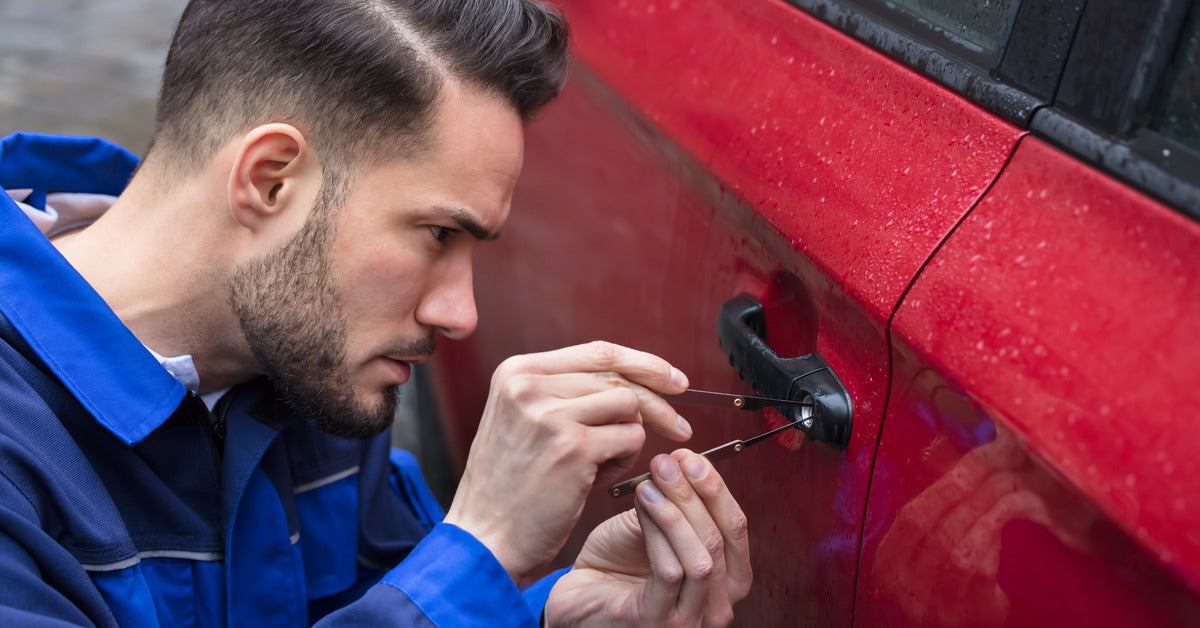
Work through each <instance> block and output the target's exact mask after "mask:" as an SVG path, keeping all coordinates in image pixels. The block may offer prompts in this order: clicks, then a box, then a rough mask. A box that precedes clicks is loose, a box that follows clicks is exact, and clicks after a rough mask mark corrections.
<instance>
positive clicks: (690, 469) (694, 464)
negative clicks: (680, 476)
mask: <svg viewBox="0 0 1200 628" xmlns="http://www.w3.org/2000/svg"><path fill="white" fill-rule="evenodd" d="M682 466H683V472H684V473H686V474H687V476H688V479H689V480H693V481H695V480H703V479H704V476H706V475H708V465H707V464H705V462H704V461H703V460H701V459H700V458H699V457H698V456H690V457H689V458H687V459H686V460H684V461H683V465H682Z"/></svg>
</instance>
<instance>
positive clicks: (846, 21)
mask: <svg viewBox="0 0 1200 628" xmlns="http://www.w3.org/2000/svg"><path fill="white" fill-rule="evenodd" d="M787 1H788V2H789V3H791V4H792V5H794V6H796V7H798V8H799V9H801V10H803V11H804V12H806V13H808V14H810V15H812V16H813V17H815V18H817V19H819V20H821V21H822V22H825V23H826V24H829V25H830V26H832V27H834V28H836V29H837V30H839V31H842V32H843V33H846V34H847V35H849V36H851V37H854V38H855V39H857V40H859V41H861V42H863V43H865V44H867V45H868V46H871V47H872V48H875V49H876V50H879V51H880V52H882V53H884V54H886V55H888V56H889V57H891V58H893V59H895V60H897V61H899V62H900V63H903V64H904V65H906V66H908V67H910V68H912V69H913V70H915V71H917V72H919V73H921V74H923V75H925V76H927V77H929V78H930V79H932V80H934V81H936V82H938V83H939V84H941V85H943V86H944V87H946V88H948V89H950V90H952V91H954V92H955V93H958V94H960V95H962V96H963V97H965V98H967V99H969V100H970V101H972V102H974V103H975V104H977V105H979V106H980V107H983V108H984V109H986V110H988V111H990V112H992V113H994V114H996V115H998V116H1000V117H1002V118H1004V119H1006V120H1008V121H1009V122H1012V123H1013V124H1015V125H1017V126H1018V127H1020V128H1023V129H1028V130H1029V131H1030V132H1031V133H1032V134H1033V135H1034V136H1035V137H1038V138H1040V139H1043V140H1045V141H1047V142H1049V143H1051V144H1052V145H1054V146H1056V147H1058V148H1060V149H1061V150H1064V151H1066V152H1068V153H1070V154H1072V155H1073V156H1075V157H1076V158H1079V159H1081V160H1082V161H1084V162H1086V163H1089V164H1091V165H1093V166H1095V167H1097V168H1099V169H1101V170H1103V171H1105V172H1108V173H1109V174H1111V175H1113V176H1114V177H1115V178H1117V179H1119V180H1122V181H1124V182H1125V183H1127V184H1129V185H1132V186H1133V187H1136V188H1138V189H1140V190H1141V191H1143V192H1145V193H1146V194H1148V195H1149V196H1151V197H1153V198H1156V199H1157V200H1159V201H1161V202H1163V203H1165V204H1167V205H1169V206H1171V207H1172V208H1174V209H1175V210H1176V211H1179V212H1180V213H1182V214H1184V215H1185V216H1188V217H1189V218H1191V219H1193V220H1197V221H1200V155H1198V154H1196V153H1195V152H1193V151H1191V150H1190V149H1188V148H1187V147H1185V146H1183V145H1182V144H1180V143H1178V142H1175V141H1172V140H1170V139H1167V138H1164V137H1162V136H1159V135H1158V134H1156V133H1154V132H1153V131H1151V130H1149V129H1145V128H1144V127H1145V124H1146V122H1147V120H1148V119H1149V115H1150V113H1151V112H1150V111H1148V104H1149V103H1150V101H1151V98H1152V97H1153V96H1154V95H1155V91H1156V90H1157V89H1158V84H1159V83H1160V82H1161V79H1162V74H1161V70H1162V69H1163V68H1164V67H1165V65H1166V63H1167V62H1168V61H1169V60H1170V58H1171V55H1172V54H1173V53H1174V50H1175V46H1176V43H1177V41H1178V38H1179V35H1180V33H1179V31H1180V30H1182V26H1183V24H1182V22H1183V20H1182V19H1181V18H1180V17H1179V16H1180V15H1182V14H1183V13H1184V12H1185V11H1186V10H1187V7H1188V3H1189V2H1190V0H1158V3H1157V4H1156V5H1154V7H1155V8H1156V10H1157V13H1155V14H1154V15H1153V19H1152V20H1150V22H1149V24H1150V25H1151V27H1152V28H1153V29H1154V30H1153V31H1151V32H1148V34H1147V35H1146V37H1145V39H1144V41H1143V42H1142V45H1143V48H1142V50H1141V51H1140V54H1137V55H1129V56H1128V58H1124V57H1122V58H1120V59H1118V62H1119V63H1126V64H1130V66H1129V67H1125V68H1113V67H1112V66H1111V65H1109V66H1108V67H1103V68H1101V67H1098V66H1097V65H1096V62H1095V61H1093V60H1091V59H1090V58H1089V56H1088V55H1086V54H1080V53H1079V52H1078V51H1080V50H1085V51H1086V46H1089V45H1103V41H1095V42H1093V41H1091V39H1090V38H1092V37H1101V38H1102V37H1104V36H1105V34H1104V33H1103V32H1101V31H1098V30H1097V28H1096V25H1098V24H1104V23H1105V20H1106V19H1108V16H1107V15H1106V12H1109V11H1112V10H1114V8H1117V7H1119V6H1120V5H1119V3H1123V2H1128V1H1129V0H1014V2H1013V6H1011V7H1010V14H1009V19H1008V21H1007V25H1006V27H1005V31H1004V32H1003V33H1002V36H1001V39H1000V43H999V45H998V47H997V49H996V50H995V51H986V50H983V49H982V48H980V47H979V46H976V45H974V44H971V43H970V42H967V41H965V40H963V39H962V38H960V37H958V36H956V35H955V34H954V33H952V32H950V31H947V30H945V29H942V28H939V27H937V26H935V25H933V24H931V23H929V22H927V21H925V20H922V19H920V18H916V17H913V16H911V15H908V14H906V13H905V12H903V11H902V10H901V9H899V8H897V7H895V6H894V5H890V4H889V3H887V2H886V0H787ZM1198 10H1200V9H1198ZM1047 16H1050V17H1047ZM1047 19H1055V20H1059V22H1057V23H1056V24H1057V25H1058V26H1059V27H1060V28H1061V29H1062V31H1063V35H1064V39H1063V40H1062V41H1060V42H1051V43H1052V44H1054V45H1051V46H1049V48H1050V49H1049V50H1045V48H1046V47H1047V44H1046V41H1045V40H1046V37H1047V30H1046V28H1045V27H1044V24H1045V23H1046V20H1047ZM1110 21H1111V20H1110ZM1124 26H1128V25H1124ZM1172 28H1174V30H1172ZM1039 46H1041V47H1042V48H1041V49H1039V48H1037V47H1039ZM1056 46H1058V47H1057V48H1056ZM1059 48H1061V49H1059ZM1026 49H1034V50H1036V51H1037V52H1043V51H1046V52H1047V54H1044V55H1039V54H1028V55H1021V54H1020V52H1021V51H1023V50H1026ZM1072 53H1075V54H1076V57H1074V58H1073V57H1072V56H1071V55H1072ZM1111 62H1112V60H1111V59H1110V60H1108V61H1106V62H1105V63H1110V64H1111ZM1031 64H1032V65H1031ZM1133 66H1140V67H1137V68H1134V67H1133ZM1118 70H1130V72H1125V75H1127V76H1129V77H1130V79H1129V80H1127V81H1125V84H1113V85H1107V86H1104V87H1105V88H1106V89H1109V90H1116V92H1119V93H1115V92H1114V93H1113V94H1110V96H1113V97H1114V98H1113V101H1114V102H1115V103H1116V105H1114V106H1115V107H1118V108H1119V109H1120V110H1119V111H1117V110H1116V109H1114V111H1113V112H1112V113H1113V114H1114V115H1106V116H1101V118H1102V119H1087V120H1084V119H1081V116H1079V115H1078V113H1077V112H1066V111H1063V110H1062V107H1061V106H1057V105H1058V100H1057V98H1058V97H1059V93H1058V91H1059V89H1060V87H1061V86H1062V85H1063V84H1064V83H1066V82H1068V81H1074V80H1078V77H1079V76H1080V74H1079V73H1086V72H1107V73H1114V74H1120V72H1118Z"/></svg>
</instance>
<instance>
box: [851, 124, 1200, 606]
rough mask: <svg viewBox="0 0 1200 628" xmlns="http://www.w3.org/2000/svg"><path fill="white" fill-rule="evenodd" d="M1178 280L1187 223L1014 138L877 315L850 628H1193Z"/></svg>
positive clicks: (1185, 298)
mask: <svg viewBox="0 0 1200 628" xmlns="http://www.w3.org/2000/svg"><path fill="white" fill-rule="evenodd" d="M1197 268H1200V228H1198V227H1197V225H1196V224H1195V223H1193V222H1191V221H1189V220H1186V219H1184V218H1182V217H1181V216H1180V215H1178V214H1177V213H1175V212H1173V211H1171V210H1169V209H1167V208H1164V207H1161V206H1159V205H1158V204H1156V203H1154V202H1152V201H1149V200H1148V199H1146V198H1145V197H1143V196H1141V195H1140V194H1138V193H1136V192H1133V191H1131V190H1130V189H1128V188H1126V187H1124V186H1122V185H1120V184H1118V183H1114V182H1112V181H1111V180H1109V179H1107V178H1106V177H1104V176H1102V175H1101V174H1099V173H1097V172H1095V171H1094V170H1091V169H1089V168H1087V167H1084V166H1082V165H1080V164H1079V163H1078V162H1076V161H1074V160H1072V159H1069V158H1066V157H1064V156H1062V155H1061V154H1060V153H1058V152H1057V151H1055V150H1054V149H1052V148H1049V147H1048V146H1046V145H1045V144H1043V143H1041V142H1039V141H1037V140H1033V139H1027V140H1025V141H1024V142H1023V143H1022V145H1021V147H1020V148H1019V149H1018V151H1017V153H1016V155H1015V156H1014V158H1013V160H1012V163H1011V164H1010V165H1009V167H1008V168H1007V169H1006V170H1005V173H1004V174H1003V175H1002V176H1001V178H1000V180H999V181H998V182H997V184H996V186H995V188H994V189H993V190H992V191H991V193H990V194H989V195H988V197H987V199H985V201H984V202H983V203H982V204H981V205H980V207H979V208H978V209H977V210H976V211H975V212H974V213H972V215H971V216H970V217H969V218H968V219H967V220H966V221H965V222H964V224H963V225H962V227H961V228H960V229H959V230H958V231H956V232H955V234H954V235H953V236H952V237H951V239H950V240H949V242H948V243H947V245H946V246H945V247H944V249H943V250H942V251H941V252H940V253H939V254H938V256H937V258H936V259H935V262H934V263H933V264H931V266H930V268H929V269H928V270H927V271H926V272H925V273H923V274H922V276H921V278H920V279H919V281H918V282H917V284H916V285H915V286H914V288H913V289H912V291H911V292H910V293H909V294H908V296H907V297H906V299H905V302H904V305H903V306H902V307H901V308H900V310H899V312H898V313H897V316H896V322H895V327H894V332H895V333H894V338H895V339H896V349H895V368H894V376H895V381H894V383H893V388H892V390H893V393H892V398H891V401H890V403H889V409H888V416H887V417H886V419H885V422H884V429H883V443H882V445H881V447H880V454H879V460H878V461H877V464H876V477H875V480H874V481H873V483H872V488H871V503H870V510H869V515H868V523H867V529H868V530H871V531H872V534H871V535H870V536H869V537H868V539H867V543H866V545H865V547H864V553H863V561H862V570H861V572H860V578H861V587H862V589H861V592H860V596H859V603H858V609H857V613H856V614H857V617H858V618H859V620H860V621H861V623H862V624H863V625H894V626H903V625H913V626H918V625H921V626H927V625H978V626H988V625H996V626H999V625H1007V626H1027V625H1052V624H1056V623H1057V624H1061V623H1063V622H1064V621H1065V622H1067V623H1071V624H1074V625H1090V626H1160V625H1194V623H1195V622H1196V621H1197V619H1198V618H1200V603H1198V602H1197V597H1196V594H1195V592H1194V591H1193V590H1192V589H1191V588H1190V587H1189V585H1191V586H1195V585H1196V584H1197V583H1200V534H1198V533H1197V531H1196V527H1195V525H1194V523H1195V522H1196V521H1198V520H1200V504H1196V503H1195V501H1194V500H1192V499H1190V496H1191V495H1194V494H1196V493H1197V491H1198V490H1200V437H1197V435H1196V432H1195V430H1193V429H1191V426H1190V425H1189V423H1190V418H1191V416H1192V415H1193V414H1194V408H1196V407H1198V405H1200V388H1197V387H1196V386H1195V384H1194V381H1193V380H1194V369H1195V365H1196V364H1200V342H1197V339H1200V318H1198V317H1197V316H1196V314H1197V313H1200V278H1198V277H1197V275H1196V269H1197ZM862 592H865V593H866V595H863V594H862ZM877 599H878V600H881V601H880V602H879V603H874V602H872V601H870V600H877ZM963 617H965V618H966V620H964V621H960V620H962V619H963Z"/></svg>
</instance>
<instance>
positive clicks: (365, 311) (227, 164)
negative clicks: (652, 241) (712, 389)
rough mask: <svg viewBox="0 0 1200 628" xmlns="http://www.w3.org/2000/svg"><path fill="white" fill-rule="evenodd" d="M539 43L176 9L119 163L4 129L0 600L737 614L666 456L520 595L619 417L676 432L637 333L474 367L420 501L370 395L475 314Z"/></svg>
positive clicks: (92, 144)
mask: <svg viewBox="0 0 1200 628" xmlns="http://www.w3.org/2000/svg"><path fill="white" fill-rule="evenodd" d="M565 50H566V27H565V24H564V23H563V22H562V20H561V18H560V17H559V16H558V15H557V13H555V12H554V11H552V10H550V9H548V8H547V7H545V6H542V5H540V4H538V3H536V2H533V1H532V0H459V1H455V2H451V1H448V0H256V1H247V0H193V2H192V3H191V4H189V6H188V7H187V9H186V10H185V12H184V15H183V17H182V18H181V21H180V24H179V26H178V28H177V31H176V34H175V38H174V40H173V42H172V45H171V50H170V52H169V55H168V59H167V63H166V66H165V69H164V78H163V89H162V94H161V98H160V103H159V109H158V116H157V127H156V132H155V138H154V142H153V145H152V147H151V149H150V150H149V152H148V155H147V157H146V159H145V161H144V162H143V163H141V164H140V165H139V166H138V167H137V171H136V173H135V174H133V176H132V178H131V179H130V178H129V175H130V173H131V171H132V170H133V168H134V165H135V163H136V160H135V159H134V158H133V157H132V156H131V155H129V154H128V153H126V152H124V151H123V150H121V149H118V148H116V147H113V146H112V145H108V144H105V143H102V142H99V141H95V140H87V139H79V138H53V137H47V136H36V135H16V136H11V137H9V138H7V139H5V140H4V142H3V146H2V147H0V148H2V150H3V153H2V154H0V185H2V186H3V187H4V188H5V189H6V190H8V191H9V195H10V196H12V197H13V198H14V199H15V200H16V201H19V205H18V204H17V203H13V202H9V200H8V199H7V198H3V197H0V201H2V203H0V220H3V223H4V228H3V229H0V263H2V268H3V271H2V272H0V314H2V315H3V316H2V317H0V339H2V342H0V390H3V393H2V395H0V581H2V582H4V583H5V584H4V586H3V587H0V617H2V618H4V619H6V620H8V621H9V622H10V623H16V624H17V625H123V626H124V625H164V626H181V625H201V626H211V625H248V626H273V625H281V626H282V625H288V626H294V625H305V624H308V623H313V622H319V623H320V624H321V625H329V626H335V625H343V624H345V625H364V624H371V625H396V626H408V625H444V626H454V625H486V626H495V625H528V624H533V623H535V622H536V620H537V618H538V617H539V616H541V618H542V620H543V621H544V623H546V624H547V625H551V626H559V625H564V626H565V625H596V626H611V625H705V626H707V625H725V624H728V623H729V622H731V621H732V610H731V609H732V605H733V604H734V603H736V602H737V601H738V600H740V599H741V598H743V597H744V596H745V595H746V593H747V591H748V589H749V586H750V579H751V576H750V566H749V559H748V553H747V546H746V535H745V520H744V517H743V516H742V513H741V511H740V509H739V508H738V506H737V504H736V502H735V501H734V500H733V498H732V497H731V496H730V494H729V492H728V490H727V489H726V488H725V487H724V485H723V483H722V482H721V479H720V477H719V475H718V474H717V473H716V472H715V471H714V470H713V469H712V467H711V465H709V464H708V462H707V461H705V460H704V459H702V458H700V457H698V456H696V455H694V454H691V453H690V452H688V451H686V450H679V451H677V452H675V453H674V454H672V455H671V456H665V455H664V456H659V457H656V458H655V459H654V460H653V461H652V463H651V470H652V472H653V481H652V482H647V483H644V484H643V485H642V486H641V487H639V489H638V495H637V499H636V506H635V510H631V511H629V512H628V513H625V514H623V515H621V516H618V517H616V518H614V519H612V520H610V521H608V522H606V523H605V524H603V525H601V526H600V527H598V528H597V529H596V530H595V531H593V533H592V535H591V536H590V537H589V540H588V542H587V544H586V545H585V547H584V549H583V550H582V552H581V554H580V556H579V558H578V560H577V562H576V564H575V566H574V567H573V569H571V570H570V571H569V572H568V573H566V574H565V575H564V574H562V573H559V574H555V576H552V577H550V578H547V579H544V580H542V581H540V582H538V583H536V584H535V585H533V586H532V587H529V588H528V589H527V590H526V591H524V592H522V591H520V590H519V589H518V588H517V586H516V583H517V582H521V581H523V580H524V579H525V578H526V577H527V576H528V575H529V574H530V573H531V572H532V571H533V570H534V569H536V568H537V567H538V566H539V565H541V564H543V563H545V562H546V561H547V560H548V559H550V558H551V557H552V556H553V555H554V554H555V553H556V552H557V550H558V549H559V548H561V546H562V545H563V543H564V542H565V539H566V536H567V534H568V533H569V531H570V529H571V528H572V527H573V526H574V524H575V523H576V522H577V520H578V518H579V515H580V511H581V509H582V505H583V500H584V498H585V496H586V494H587V492H588V490H589V489H590V488H591V486H592V485H593V484H594V483H595V482H597V481H604V482H607V481H611V480H613V479H615V478H616V477H617V476H618V475H620V474H622V473H624V472H625V471H627V470H628V466H629V464H630V461H631V460H632V459H633V458H634V457H635V456H636V454H637V453H638V451H639V450H640V448H641V445H642V442H643V439H644V429H643V426H645V425H648V426H649V427H651V428H652V429H655V430H657V431H659V432H661V433H663V434H665V435H667V436H668V437H671V438H674V439H676V440H686V439H687V438H688V437H689V436H690V433H691V430H690V428H689V427H688V426H687V423H686V421H684V420H683V419H682V418H680V417H678V415H676V414H675V412H674V411H673V410H672V409H671V408H670V407H669V406H668V405H667V404H666V403H665V402H664V401H663V400H662V399H661V397H659V396H658V394H656V393H672V392H679V391H681V390H683V389H684V388H685V387H686V385H687V380H686V378H685V377H684V375H683V374H682V373H681V372H679V371H678V370H677V369H675V368H674V367H672V366H671V365H669V364H667V363H666V362H665V361H663V360H661V359H659V358H657V357H654V356H651V355H647V354H644V353H640V352H637V351H633V350H630V349H627V348H624V347H618V346H614V345H609V344H605V343H593V344H590V345H584V346H579V347H570V348H566V349H562V350H558V351H553V352H549V353H544V354H538V355H530V356H520V357H517V358H513V359H511V360H509V361H507V362H505V363H504V364H503V365H501V367H500V368H499V369H498V370H497V372H496V374H495V376H494V378H493V382H492V391H491V395H490V398H489V400H488V404H487V407H486V408H485V410H484V415H483V417H482V420H481V424H480V429H479V433H478V436H477V438H476V441H475V443H474V444H473V446H472V448H471V454H470V456H469V459H468V462H467V467H466V470H465V472H464V475H463V478H462V481H461V484H460V488H459V490H458V492H457V494H456V495H455V498H454V501H453V503H452V505H451V507H450V509H449V512H448V513H446V514H445V517H444V520H442V521H441V522H440V523H439V522H438V521H439V519H442V513H441V512H440V510H439V509H438V507H437V506H436V504H435V503H434V502H433V500H432V499H431V497H430V496H429V493H428V489H427V488H426V487H425V486H424V484H423V483H422V481H421V479H420V476H419V473H417V471H416V469H415V466H414V465H413V463H412V458H411V456H407V457H406V456H404V455H402V454H391V455H389V451H388V441H387V435H386V432H385V430H386V429H387V427H388V425H389V423H390V421H391V417H392V414H393V411H394V405H395V393H396V389H397V387H398V386H399V385H400V384H402V383H404V382H405V381H406V380H407V379H408V377H409V374H410V369H411V367H412V365H413V364H416V363H420V362H421V361H423V360H425V359H426V358H427V357H428V356H429V355H430V354H431V353H432V352H433V350H434V344H435V342H434V338H435V336H436V335H438V334H440V335H444V336H446V337H449V338H461V337H464V336H467V335H468V334H470V333H471V332H472V330H473V329H474V326H475V322H476V312H475V306H474V301H473V296H472V288H471V255H472V253H473V251H474V250H475V249H476V247H478V246H479V245H480V244H482V243H485V242H487V241H489V240H492V239H494V238H495V237H496V236H497V235H498V234H499V232H500V230H501V228H502V226H503V224H504V222H505V219H506V217H507V214H508V210H509V202H510V197H511V194H512V189H513V186H514V182H515V180H516V178H517V175H518V173H519V170H520V166H521V158H522V122H523V120H524V119H526V118H528V117H529V116H530V115H532V113H533V112H534V111H536V110H537V109H538V108H539V107H541V106H542V105H544V104H545V103H546V102H548V101H549V100H550V99H551V98H553V96H554V95H555V94H556V93H557V90H558V89H559V85H560V84H561V74H562V68H563V66H564V63H565V61H564V58H565ZM126 181H128V185H127V186H126V185H125V183H126ZM47 192H55V193H52V194H47ZM63 192H66V193H63ZM118 193H119V197H117V198H115V199H113V198H112V197H111V196H105V195H112V194H118ZM30 219H32V220H30ZM39 228H40V231H39ZM47 236H48V239H47Z"/></svg>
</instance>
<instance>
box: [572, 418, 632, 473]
mask: <svg viewBox="0 0 1200 628" xmlns="http://www.w3.org/2000/svg"><path fill="white" fill-rule="evenodd" d="M586 429H587V432H586V434H583V435H582V438H583V439H584V440H585V446H586V447H587V452H589V453H588V456H589V459H590V460H591V461H592V462H594V463H596V464H598V465H599V464H604V463H607V462H610V461H617V460H626V459H628V460H629V464H630V465H632V462H633V460H634V459H635V458H637V455H638V454H640V453H641V452H642V445H644V444H645V443H646V430H644V429H642V426H641V425H638V424H637V423H613V424H610V425H597V426H595V427H589V428H586Z"/></svg>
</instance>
